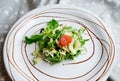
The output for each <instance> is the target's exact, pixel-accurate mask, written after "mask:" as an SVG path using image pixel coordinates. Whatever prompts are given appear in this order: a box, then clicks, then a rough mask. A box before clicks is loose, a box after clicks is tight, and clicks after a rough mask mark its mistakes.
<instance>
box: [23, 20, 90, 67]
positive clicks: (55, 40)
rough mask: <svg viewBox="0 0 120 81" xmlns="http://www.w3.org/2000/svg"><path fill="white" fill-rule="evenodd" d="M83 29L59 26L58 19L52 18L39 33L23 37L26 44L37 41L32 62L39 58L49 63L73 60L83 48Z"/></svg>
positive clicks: (38, 60) (36, 61) (37, 60)
mask: <svg viewBox="0 0 120 81" xmlns="http://www.w3.org/2000/svg"><path fill="white" fill-rule="evenodd" d="M84 31H85V29H84V28H80V29H79V30H77V29H74V28H73V27H71V26H60V25H59V23H58V21H56V20H54V19H52V20H51V21H50V22H48V23H47V26H46V27H45V29H44V30H42V31H41V33H40V34H36V35H33V36H31V37H30V38H29V37H27V36H26V37H25V42H26V43H27V44H32V43H38V50H35V51H33V56H34V59H33V62H34V64H37V63H39V62H40V61H41V60H44V61H47V62H48V63H50V64H52V65H53V64H56V63H60V62H61V61H63V60H67V59H69V60H73V59H74V58H75V57H76V56H78V55H79V54H81V52H82V51H84V50H85V47H84V45H85V43H86V42H87V41H88V40H89V39H83V37H82V34H83V33H84Z"/></svg>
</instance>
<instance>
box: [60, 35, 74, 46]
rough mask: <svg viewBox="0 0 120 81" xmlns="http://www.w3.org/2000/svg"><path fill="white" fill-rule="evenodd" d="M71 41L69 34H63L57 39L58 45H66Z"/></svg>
mask: <svg viewBox="0 0 120 81" xmlns="http://www.w3.org/2000/svg"><path fill="white" fill-rule="evenodd" d="M71 42H72V38H71V37H70V36H69V35H63V36H61V38H60V40H59V45H60V46H68V45H69V44H70V43H71Z"/></svg>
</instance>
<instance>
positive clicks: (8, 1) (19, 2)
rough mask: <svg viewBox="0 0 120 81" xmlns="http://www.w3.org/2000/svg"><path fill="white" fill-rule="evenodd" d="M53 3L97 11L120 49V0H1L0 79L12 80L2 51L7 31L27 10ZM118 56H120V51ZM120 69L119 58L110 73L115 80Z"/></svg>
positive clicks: (117, 48) (117, 80)
mask: <svg viewBox="0 0 120 81" xmlns="http://www.w3.org/2000/svg"><path fill="white" fill-rule="evenodd" d="M52 4H70V5H77V6H79V7H81V8H84V9H87V10H89V11H91V12H93V13H95V14H96V15H97V16H99V17H100V18H101V19H102V21H103V22H105V24H106V25H107V27H108V28H109V30H110V31H112V34H113V36H114V40H115V44H116V50H119V49H120V41H119V40H120V32H119V31H120V0H0V81H10V78H9V76H8V75H7V72H6V70H5V66H4V62H3V52H2V50H3V43H4V40H5V37H6V34H7V32H8V31H9V30H10V28H11V27H12V26H13V25H14V23H15V22H16V21H17V20H18V19H19V18H20V17H22V16H23V15H24V14H26V13H27V12H29V11H31V10H33V9H35V8H38V7H41V6H43V5H52ZM117 57H120V55H119V54H118V52H117ZM119 69H120V59H119V58H117V59H116V64H115V66H114V68H113V71H112V73H111V75H110V77H111V78H112V79H113V80H114V81H119V77H120V71H119ZM113 80H112V81H113Z"/></svg>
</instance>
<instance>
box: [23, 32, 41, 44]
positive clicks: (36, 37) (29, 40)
mask: <svg viewBox="0 0 120 81" xmlns="http://www.w3.org/2000/svg"><path fill="white" fill-rule="evenodd" d="M42 37H43V35H40V34H39V35H33V36H31V37H30V38H29V37H27V36H25V42H26V43H27V44H32V43H36V42H37V41H39V40H40V39H42Z"/></svg>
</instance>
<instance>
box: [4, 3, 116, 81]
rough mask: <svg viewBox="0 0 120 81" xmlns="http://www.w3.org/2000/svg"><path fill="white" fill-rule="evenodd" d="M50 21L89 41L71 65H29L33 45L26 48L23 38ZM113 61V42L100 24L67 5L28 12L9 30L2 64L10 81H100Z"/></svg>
mask: <svg viewBox="0 0 120 81" xmlns="http://www.w3.org/2000/svg"><path fill="white" fill-rule="evenodd" d="M53 18H54V19H56V20H58V21H59V23H61V24H63V25H70V26H73V27H75V28H80V27H81V26H82V27H85V28H86V33H85V34H84V37H85V38H89V39H90V41H89V42H88V43H86V45H85V47H86V48H87V50H88V51H87V52H86V53H85V54H81V55H79V57H78V58H76V59H75V60H74V61H64V62H62V63H60V64H56V65H54V66H51V65H49V64H48V63H46V62H44V61H42V62H40V63H39V64H37V65H33V63H32V59H33V56H32V55H31V53H32V52H33V50H34V49H35V44H32V45H26V44H25V43H24V42H23V40H24V36H31V35H33V34H36V33H39V31H40V29H41V28H43V27H45V26H46V23H47V22H48V21H50V20H51V19H53ZM114 57H115V46H114V43H113V40H112V38H111V36H110V35H109V33H108V32H107V30H106V28H105V26H104V24H103V23H102V22H101V20H100V19H99V18H98V17H96V16H95V15H94V14H92V13H90V12H88V11H86V10H84V9H80V8H79V7H76V6H70V5H53V6H44V7H41V8H38V9H35V10H33V11H31V12H29V13H28V14H26V15H25V16H24V17H22V18H21V19H20V20H19V21H18V22H17V23H16V24H15V25H14V26H13V27H12V28H11V30H10V31H9V33H8V35H7V37H6V41H5V44H4V62H5V66H6V69H7V72H8V73H9V75H10V77H11V78H12V80H13V81H14V80H15V81H28V80H29V81H39V80H40V81H48V80H49V81H71V80H72V81H87V80H88V81H96V80H102V81H104V80H105V79H106V78H107V77H108V76H109V74H110V71H111V68H112V67H113V61H114ZM76 62H77V64H76ZM69 63H72V64H69ZM63 64H68V65H63Z"/></svg>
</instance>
